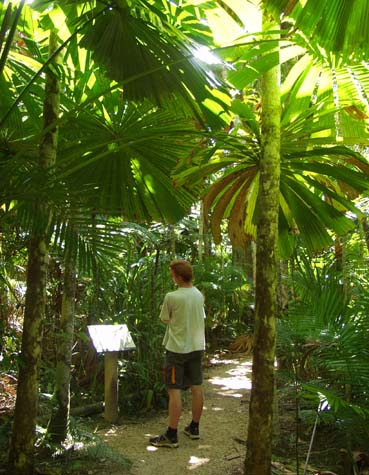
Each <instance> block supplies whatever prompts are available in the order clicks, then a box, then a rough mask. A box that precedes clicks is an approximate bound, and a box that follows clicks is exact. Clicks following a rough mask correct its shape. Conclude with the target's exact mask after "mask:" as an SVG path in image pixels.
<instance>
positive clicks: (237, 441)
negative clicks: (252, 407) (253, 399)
mask: <svg viewBox="0 0 369 475" xmlns="http://www.w3.org/2000/svg"><path fill="white" fill-rule="evenodd" d="M231 358H232V359H212V360H211V363H213V365H212V366H211V367H209V368H207V369H205V371H204V379H205V380H204V391H205V407H204V413H203V417H202V419H201V425H200V435H201V438H200V440H190V439H188V438H187V437H186V436H185V435H184V434H183V428H184V426H185V425H186V424H187V423H188V422H189V421H190V420H191V406H190V403H191V399H190V395H189V394H188V395H187V393H185V395H184V401H183V415H182V418H181V421H180V426H179V444H180V446H179V448H178V449H168V448H160V449H158V448H155V447H152V446H150V444H149V442H148V439H149V438H150V437H152V436H153V435H157V434H159V433H162V432H163V431H164V430H165V428H166V425H167V417H166V412H162V413H160V414H158V416H157V417H156V418H153V419H151V420H150V421H146V422H142V423H127V424H123V425H121V426H117V427H113V428H111V429H110V430H109V431H107V432H103V431H101V432H100V436H102V437H103V438H104V440H105V441H106V442H107V443H108V444H109V446H110V447H112V448H113V449H114V450H115V451H117V452H119V453H121V454H122V455H124V456H125V457H127V458H128V459H130V460H131V461H132V463H133V465H132V468H131V472H130V473H131V475H161V474H163V475H179V474H183V473H193V474H196V475H237V474H240V473H242V470H241V467H242V464H243V461H244V458H245V445H244V444H243V443H242V441H245V439H246V430H247V417H248V402H249V396H250V387H251V381H250V377H251V363H250V360H249V359H245V358H242V357H233V356H232V357H231Z"/></svg>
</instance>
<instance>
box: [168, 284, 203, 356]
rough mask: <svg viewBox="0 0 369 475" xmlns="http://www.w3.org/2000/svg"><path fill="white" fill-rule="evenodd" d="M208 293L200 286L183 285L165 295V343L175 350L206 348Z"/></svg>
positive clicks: (185, 350) (175, 351)
mask: <svg viewBox="0 0 369 475" xmlns="http://www.w3.org/2000/svg"><path fill="white" fill-rule="evenodd" d="M204 318H205V310H204V296H203V295H202V293H201V292H200V291H199V290H198V289H197V288H196V287H179V288H178V289H177V290H175V291H174V292H169V293H167V294H166V295H165V297H164V302H163V306H162V308H161V312H160V320H161V321H162V322H164V323H167V324H168V326H167V329H166V332H165V336H164V340H163V345H164V346H165V348H166V349H167V350H169V351H173V352H174V353H190V352H192V351H201V350H204V349H205V322H204Z"/></svg>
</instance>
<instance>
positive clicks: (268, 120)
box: [245, 12, 280, 475]
mask: <svg viewBox="0 0 369 475" xmlns="http://www.w3.org/2000/svg"><path fill="white" fill-rule="evenodd" d="M274 26H275V25H274ZM270 27H272V28H273V25H272V24H271V22H270V19H269V16H268V15H267V14H266V12H264V15H263V31H265V32H267V31H268V30H269V29H270ZM269 38H270V39H271V37H269ZM274 38H275V36H274ZM276 40H277V38H276ZM278 51H279V49H278V44H277V41H276V46H275V52H276V54H278ZM279 74H280V68H279V66H277V67H274V68H273V69H271V70H270V71H268V72H267V73H265V74H264V75H263V78H262V158H261V161H260V219H259V222H258V228H257V242H256V245H257V247H256V264H257V266H256V290H255V303H256V305H255V311H256V322H255V335H254V353H253V367H252V390H251V401H250V408H249V426H248V436H247V453H246V459H245V474H247V475H270V473H271V457H272V449H271V447H272V433H273V404H274V359H275V337H276V330H275V313H276V308H277V266H276V263H277V256H276V253H277V239H278V209H279V200H278V199H277V197H278V196H279V176H280V88H279Z"/></svg>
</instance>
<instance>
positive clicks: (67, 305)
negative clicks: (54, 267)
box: [48, 249, 76, 443]
mask: <svg viewBox="0 0 369 475" xmlns="http://www.w3.org/2000/svg"><path fill="white" fill-rule="evenodd" d="M63 281H64V282H63V298H62V311H61V319H60V329H59V338H58V340H57V344H58V346H57V363H56V375H55V388H54V400H55V402H56V405H55V409H54V410H53V412H52V414H51V418H50V421H49V426H48V434H49V436H50V440H51V441H52V442H54V443H61V442H63V441H64V440H65V439H66V438H67V435H68V430H69V412H70V377H71V373H70V369H71V364H72V350H73V335H74V308H75V305H74V303H75V294H76V272H75V256H74V252H73V250H71V249H68V250H67V251H66V254H65V259H64V279H63Z"/></svg>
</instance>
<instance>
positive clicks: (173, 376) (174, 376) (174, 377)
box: [172, 368, 176, 384]
mask: <svg viewBox="0 0 369 475" xmlns="http://www.w3.org/2000/svg"><path fill="white" fill-rule="evenodd" d="M172 384H176V370H175V368H172Z"/></svg>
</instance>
